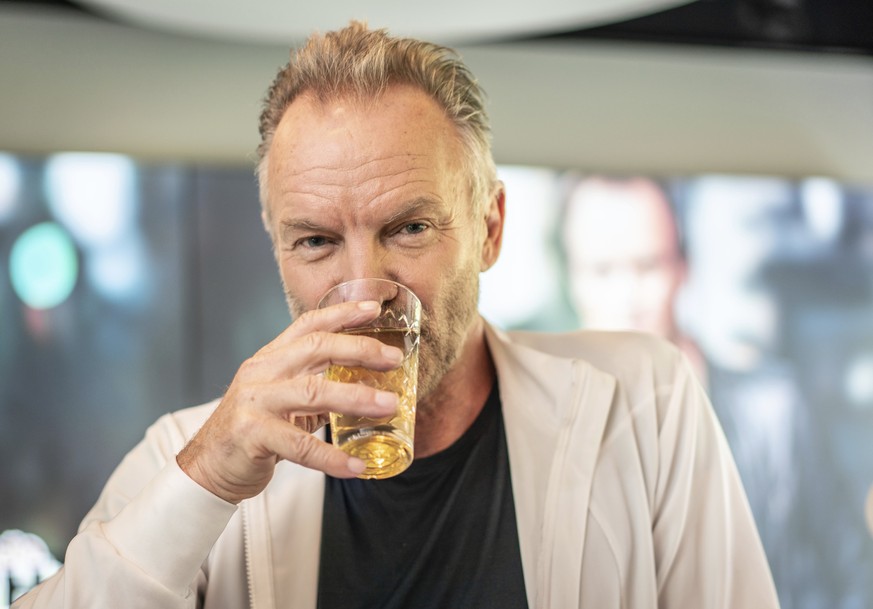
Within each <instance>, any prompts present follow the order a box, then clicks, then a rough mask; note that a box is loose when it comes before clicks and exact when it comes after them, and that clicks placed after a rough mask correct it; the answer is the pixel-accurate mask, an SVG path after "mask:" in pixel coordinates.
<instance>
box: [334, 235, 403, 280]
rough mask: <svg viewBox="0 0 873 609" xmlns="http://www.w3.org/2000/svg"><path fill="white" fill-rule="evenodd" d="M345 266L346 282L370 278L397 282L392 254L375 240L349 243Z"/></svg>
mask: <svg viewBox="0 0 873 609" xmlns="http://www.w3.org/2000/svg"><path fill="white" fill-rule="evenodd" d="M343 266H344V269H343V271H342V274H343V280H344V281H349V280H351V279H365V278H368V277H369V278H375V279H390V280H392V281H397V273H396V270H395V269H394V268H393V265H392V262H391V255H390V253H389V252H388V251H387V250H386V248H385V247H384V246H383V245H382V244H381V243H379V242H378V240H375V239H374V240H367V241H363V242H347V243H346V256H345V260H344V264H343Z"/></svg>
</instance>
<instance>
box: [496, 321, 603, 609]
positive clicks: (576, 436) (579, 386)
mask: <svg viewBox="0 0 873 609" xmlns="http://www.w3.org/2000/svg"><path fill="white" fill-rule="evenodd" d="M486 339H487V341H488V346H489V348H490V350H491V355H492V357H493V359H494V365H495V367H496V368H497V377H498V385H499V387H500V397H501V402H502V404H503V416H504V422H505V427H506V440H507V445H508V450H509V461H510V472H511V477H512V487H513V496H514V500H515V513H516V522H517V525H518V537H519V545H520V548H521V557H522V568H523V571H524V579H525V587H526V590H527V596H528V605H529V606H530V607H536V608H537V609H544V608H547V607H573V606H576V604H577V603H578V597H579V589H580V576H581V567H582V554H583V548H584V542H585V533H586V526H587V521H588V518H587V514H588V505H589V502H590V495H591V484H592V480H593V477H594V470H595V467H596V464H597V456H598V454H599V452H600V443H601V440H602V438H603V432H604V429H605V427H606V421H607V418H608V415H609V412H610V409H611V406H612V403H613V399H614V395H615V387H616V380H615V378H614V377H613V376H611V375H609V374H606V373H605V372H602V371H600V370H598V369H597V368H595V367H594V366H592V365H591V364H590V363H588V362H587V361H585V360H582V359H576V358H572V357H567V356H564V355H554V354H551V353H548V352H546V351H545V350H543V349H542V348H538V345H537V343H539V342H542V343H545V345H549V344H551V343H553V342H554V341H556V340H562V341H566V340H567V337H566V336H563V337H559V336H558V335H552V336H548V335H535V334H527V335H526V334H517V335H512V336H510V335H508V334H506V333H503V332H501V331H499V330H496V329H495V328H493V327H490V326H486Z"/></svg>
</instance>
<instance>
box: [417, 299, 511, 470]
mask: <svg viewBox="0 0 873 609" xmlns="http://www.w3.org/2000/svg"><path fill="white" fill-rule="evenodd" d="M494 378H495V372H494V363H493V362H492V360H491V352H490V351H489V350H488V345H487V344H486V342H485V323H484V321H483V320H482V318H481V317H478V316H477V317H476V321H474V322H473V324H472V325H471V327H470V331H469V332H468V334H467V339H466V341H465V342H464V346H463V348H462V350H461V354H460V356H459V357H458V359H457V361H456V362H455V365H454V366H452V369H451V370H449V372H448V373H446V375H445V376H444V377H443V379H442V380H441V381H440V383H439V385H437V387H436V389H434V390H433V391H432V392H431V393H430V394H429V395H428V396H426V397H424V398H422V399H421V400H420V401H419V404H418V409H417V413H416V417H415V456H416V457H428V456H430V455H433V454H436V453H438V452H440V451H441V450H445V449H446V448H448V447H449V446H451V445H452V444H453V443H454V442H455V441H456V440H457V439H458V438H460V437H461V436H462V435H463V434H464V432H465V431H467V429H469V428H470V425H472V424H473V421H475V420H476V417H477V416H479V413H480V412H481V411H482V407H483V406H485V401H486V400H487V399H488V394H489V393H490V392H491V386H492V385H493V384H494Z"/></svg>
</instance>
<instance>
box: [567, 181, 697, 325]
mask: <svg viewBox="0 0 873 609" xmlns="http://www.w3.org/2000/svg"><path fill="white" fill-rule="evenodd" d="M569 210H570V211H569V215H568V217H567V223H566V226H565V229H564V230H565V236H566V239H565V241H566V243H567V254H568V264H569V270H570V290H571V295H572V298H573V302H574V304H575V306H576V309H577V311H578V312H579V313H580V315H581V317H582V318H583V321H584V323H585V325H586V326H589V327H592V328H603V329H611V330H641V331H644V332H652V333H654V334H657V335H660V336H664V337H666V338H675V334H676V332H677V329H676V325H675V320H674V311H673V307H674V301H675V299H676V296H677V292H678V290H679V288H680V286H681V284H682V282H683V279H684V273H685V265H684V261H683V260H682V258H681V254H680V252H679V247H678V239H677V235H676V230H675V227H674V225H673V222H672V219H671V216H670V209H669V204H668V203H667V201H666V200H665V199H664V197H663V195H662V194H661V192H660V190H658V189H657V188H656V187H655V186H654V185H653V184H651V183H649V182H646V181H643V180H639V181H634V182H629V183H610V182H598V181H595V182H592V183H588V184H583V185H582V186H581V187H580V188H579V189H578V190H577V191H576V192H575V193H574V195H573V199H572V200H571V202H570V208H569Z"/></svg>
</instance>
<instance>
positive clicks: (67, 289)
mask: <svg viewBox="0 0 873 609" xmlns="http://www.w3.org/2000/svg"><path fill="white" fill-rule="evenodd" d="M78 275H79V260H78V257H77V254H76V248H75V246H74V245H73V240H72V239H71V238H70V235H69V234H68V233H67V231H65V230H64V229H63V228H61V227H60V226H59V225H58V224H56V223H54V222H43V223H41V224H36V225H34V226H31V227H30V228H28V229H27V230H25V231H24V232H23V233H21V235H19V236H18V238H17V239H16V240H15V243H14V244H13V245H12V251H11V252H10V256H9V277H10V279H11V281H12V287H13V289H14V290H15V293H16V294H17V295H18V297H19V298H20V299H21V301H22V302H24V304H26V305H27V306H28V307H30V308H32V309H38V310H42V309H51V308H53V307H56V306H58V305H59V304H61V303H62V302H64V301H65V300H66V299H67V298H68V297H69V296H70V294H71V293H72V291H73V288H74V287H75V285H76V279H77V278H78Z"/></svg>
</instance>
